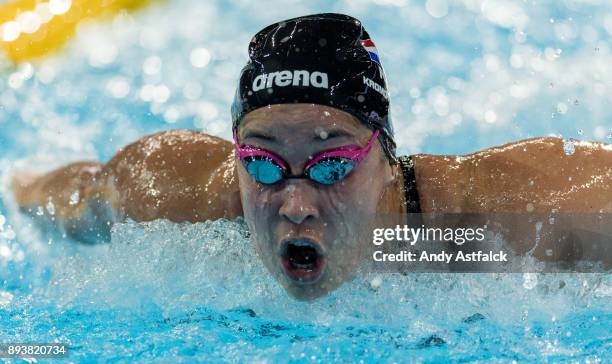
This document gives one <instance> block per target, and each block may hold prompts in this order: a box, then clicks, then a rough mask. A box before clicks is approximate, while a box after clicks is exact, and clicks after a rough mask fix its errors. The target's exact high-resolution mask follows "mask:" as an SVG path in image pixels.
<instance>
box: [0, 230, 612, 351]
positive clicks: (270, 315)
mask: <svg viewBox="0 0 612 364" xmlns="http://www.w3.org/2000/svg"><path fill="white" fill-rule="evenodd" d="M17 230H19V231H23V230H20V229H19V228H17ZM59 244H72V243H70V242H68V241H58V242H57V243H56V244H52V245H50V246H46V247H44V248H43V249H40V248H39V251H41V253H40V254H39V255H38V256H39V257H40V256H45V257H46V258H45V259H49V257H51V256H53V258H51V259H52V260H51V261H49V262H48V263H49V269H48V272H49V276H48V277H42V276H41V277H40V278H38V279H41V280H44V282H46V283H44V282H39V283H38V284H37V283H36V282H33V281H32V282H31V284H32V287H35V288H33V289H32V290H31V291H30V292H23V293H19V292H17V293H16V294H12V293H9V292H4V293H2V294H0V306H1V308H0V316H1V315H5V316H6V315H8V316H6V319H7V321H5V322H6V323H5V325H8V326H7V327H6V331H5V335H10V334H14V335H17V337H19V338H21V339H23V340H25V341H32V340H35V339H40V338H44V337H48V336H49V331H48V330H49V328H52V329H51V336H52V337H54V338H55V339H58V340H62V339H63V340H67V341H68V342H71V343H74V344H76V345H77V346H78V347H80V348H81V354H79V355H85V356H84V357H85V358H86V357H88V355H105V356H107V355H109V351H110V352H115V351H117V350H119V349H120V350H123V355H128V354H129V355H136V354H137V353H140V352H141V351H142V354H138V355H140V356H138V358H140V359H142V360H145V359H146V358H147V357H148V355H150V356H151V357H154V356H157V357H162V358H163V357H166V358H175V357H176V358H185V357H191V356H193V355H206V356H207V357H210V358H214V357H217V358H225V359H228V358H229V359H230V360H231V358H233V359H234V360H246V359H251V360H252V359H257V358H267V359H271V358H272V360H274V359H273V358H276V359H277V360H282V359H283V358H287V357H295V358H296V359H299V358H300V357H302V356H303V355H307V357H310V356H314V357H315V358H317V359H318V360H333V359H338V358H340V357H341V356H342V355H345V356H354V355H366V357H369V358H371V359H382V358H384V359H388V360H392V359H394V358H395V359H396V360H401V358H402V355H405V353H406V352H412V351H416V352H417V354H418V355H417V356H416V357H417V358H418V357H421V358H430V359H431V358H435V357H436V356H431V355H434V354H435V355H442V356H440V358H443V357H455V358H472V359H476V358H481V359H482V358H487V356H479V355H483V354H478V355H476V354H470V353H472V351H473V347H474V345H478V346H479V347H480V348H481V349H482V348H483V347H484V348H488V350H492V351H494V353H493V354H492V356H496V357H498V358H500V356H499V355H501V353H503V352H504V351H507V350H511V351H512V352H513V354H512V355H510V356H508V357H506V358H515V359H521V358H522V359H529V358H531V359H532V360H533V359H534V358H555V357H558V356H559V355H561V357H563V356H573V357H576V355H578V357H580V355H585V357H591V358H592V357H593V354H594V352H593V350H589V349H585V347H584V345H587V344H588V345H597V344H593V342H594V341H598V340H605V327H606V325H608V324H609V323H610V320H611V319H612V318H611V317H610V315H609V309H610V302H611V298H612V281H611V277H610V275H609V274H546V275H538V274H433V273H430V274H425V273H423V274H407V275H401V274H370V275H364V276H359V277H356V278H355V279H354V280H353V281H351V282H349V283H347V284H345V285H343V286H342V287H341V288H340V289H338V290H337V291H335V292H333V293H332V294H331V295H329V296H328V297H325V298H323V299H320V300H317V301H314V302H310V303H306V302H299V301H295V300H294V299H292V298H290V297H289V296H287V294H286V293H285V292H284V290H283V289H282V288H281V287H280V286H279V285H278V284H277V283H276V282H275V281H274V280H273V279H272V278H271V276H270V275H269V274H268V273H267V271H265V269H264V267H263V265H262V263H261V262H260V260H259V258H258V257H257V256H256V253H255V251H254V250H253V248H252V246H251V244H250V242H249V239H248V232H247V230H246V226H245V224H244V222H243V221H242V219H237V220H235V221H228V220H218V221H214V222H211V221H207V222H203V223H196V224H191V223H183V224H176V223H172V222H169V221H166V220H158V221H153V222H147V223H135V222H130V221H129V222H126V223H122V224H116V225H115V226H114V228H113V231H112V242H111V244H107V245H102V246H97V247H80V249H76V250H72V251H67V250H64V249H62V250H63V252H62V254H57V253H56V254H53V253H52V252H46V253H43V252H42V250H45V249H47V250H57V249H58V248H60V246H58V245H59ZM26 245H27V244H26ZM27 256H29V257H33V256H36V255H35V254H33V253H32V252H27ZM36 264H40V262H39V263H36ZM605 312H608V313H607V314H605ZM577 324H579V325H580V327H581V328H577V327H576V325H577ZM100 325H102V326H100ZM129 328H131V329H129ZM81 330H83V331H84V332H81ZM602 330H604V331H602ZM88 331H92V332H93V333H94V334H93V335H91V336H90V337H89V338H87V337H86V332H88ZM142 335H146V338H145V337H142ZM602 335H603V336H602ZM2 336H3V335H2V334H0V339H2ZM92 337H93V338H92ZM122 337H131V338H132V339H131V344H130V342H127V341H124V339H121V338H122ZM570 338H571V340H570ZM107 340H114V343H113V344H109V345H106V346H104V347H100V348H98V347H96V345H99V344H100V342H104V341H107ZM564 340H565V341H564ZM449 345H450V346H449ZM164 347H166V348H167V347H173V348H174V349H175V352H178V353H180V354H176V355H178V356H168V355H170V353H169V352H167V351H164V350H163V348H164ZM221 347H225V349H223V350H221V349H220V348H221ZM450 347H452V352H447V348H450ZM147 348H148V349H147ZM432 350H433V352H432ZM498 351H499V352H498ZM247 353H248V354H247ZM402 353H403V354H402ZM496 353H497V354H496ZM228 355H229V356H228ZM287 355H289V356H287ZM471 355H476V356H471ZM111 357H112V355H111ZM503 357H504V356H501V358H503Z"/></svg>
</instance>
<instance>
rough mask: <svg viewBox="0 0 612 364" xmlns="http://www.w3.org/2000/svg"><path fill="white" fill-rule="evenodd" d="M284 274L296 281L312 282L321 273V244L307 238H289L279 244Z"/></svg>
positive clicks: (322, 263)
mask: <svg viewBox="0 0 612 364" xmlns="http://www.w3.org/2000/svg"><path fill="white" fill-rule="evenodd" d="M281 261H282V266H283V270H284V271H285V274H286V275H287V276H288V277H289V278H291V279H292V280H293V281H295V282H298V283H314V282H316V281H317V280H319V278H321V275H322V273H323V268H325V257H324V255H323V251H322V249H321V246H320V245H319V244H318V243H316V242H314V241H312V240H308V239H290V240H285V241H283V243H282V245H281Z"/></svg>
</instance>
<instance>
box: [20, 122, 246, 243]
mask: <svg viewBox="0 0 612 364" xmlns="http://www.w3.org/2000/svg"><path fill="white" fill-rule="evenodd" d="M13 193H14V196H15V199H16V202H17V203H18V205H19V206H20V208H21V210H22V211H25V212H27V213H29V214H31V215H32V216H35V217H42V218H44V219H45V220H48V221H51V222H53V223H55V225H58V226H59V227H60V228H64V229H65V232H66V233H67V234H68V235H70V236H72V237H73V238H75V239H77V240H81V241H86V240H92V242H93V240H96V236H97V235H98V234H101V235H105V236H104V239H102V240H108V238H109V237H110V226H111V224H112V223H113V222H115V221H122V220H124V219H125V218H130V219H133V220H136V221H150V220H155V219H162V218H165V219H168V220H171V221H175V222H183V221H189V222H196V221H205V220H216V219H220V218H228V219H232V218H235V217H237V216H241V215H242V205H241V204H240V194H239V192H238V183H237V177H236V171H235V160H234V155H233V146H232V144H231V143H230V142H227V141H225V140H222V139H220V138H216V137H212V136H209V135H206V134H204V133H199V132H194V131H189V130H173V131H166V132H161V133H157V134H154V135H149V136H146V137H143V138H141V139H139V140H138V141H136V142H135V143H132V144H130V145H128V146H126V147H125V148H122V149H121V150H120V151H119V152H118V153H117V154H116V155H115V156H114V157H113V158H112V159H111V160H110V161H109V162H108V163H106V164H104V165H102V164H99V163H97V162H78V163H73V164H70V165H67V166H64V167H61V168H59V169H57V170H55V171H52V172H50V173H47V174H45V175H42V176H34V175H27V174H24V173H21V174H17V175H16V176H15V178H13ZM50 202H51V203H50ZM91 233H93V234H91Z"/></svg>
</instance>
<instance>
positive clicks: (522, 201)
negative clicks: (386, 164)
mask: <svg viewBox="0 0 612 364" xmlns="http://www.w3.org/2000/svg"><path fill="white" fill-rule="evenodd" d="M564 147H565V148H566V149H565V150H564ZM572 147H573V152H572V151H571V150H572ZM566 150H567V151H569V152H566ZM414 158H415V175H416V178H417V186H418V190H419V196H420V203H421V208H422V210H423V211H424V212H450V213H453V212H463V213H532V212H533V213H540V214H547V213H553V212H555V213H561V214H563V213H566V214H569V213H583V214H584V213H604V214H610V213H612V145H610V144H604V143H594V142H579V141H575V142H573V143H572V145H571V146H569V145H564V141H563V140H562V139H559V138H534V139H528V140H524V141H520V142H516V143H510V144H506V145H503V146H500V147H496V148H490V149H486V150H483V151H479V152H476V153H473V154H469V155H465V156H431V155H417V156H415V157H414ZM608 216H609V215H608ZM587 235H588V233H586V232H581V231H579V230H576V231H575V237H576V238H577V239H578V240H581V239H582V240H588V239H590V237H588V236H587ZM555 241H556V240H555V239H554V238H550V239H549V241H548V244H550V245H547V242H542V244H541V246H540V247H538V251H537V252H536V253H538V252H539V253H541V255H542V256H545V254H544V252H545V251H546V250H549V249H550V248H554V244H555ZM513 247H514V248H515V250H517V251H519V252H525V251H528V250H530V249H531V247H530V246H516V245H515V246H513ZM587 253H588V252H583V257H584V254H587ZM591 254H593V255H594V257H597V258H601V256H597V254H598V252H591ZM599 254H601V252H600V253H599ZM587 255H588V254H587ZM604 258H606V259H608V260H610V259H611V257H610V256H609V252H608V256H605V257H604Z"/></svg>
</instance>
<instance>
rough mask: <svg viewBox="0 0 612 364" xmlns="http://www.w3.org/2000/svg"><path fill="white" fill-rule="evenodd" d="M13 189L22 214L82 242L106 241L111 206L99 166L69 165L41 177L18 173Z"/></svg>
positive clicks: (96, 164) (13, 182)
mask: <svg viewBox="0 0 612 364" xmlns="http://www.w3.org/2000/svg"><path fill="white" fill-rule="evenodd" d="M12 188H13V194H14V196H15V201H16V202H17V204H18V205H19V208H20V209H21V211H23V212H25V213H27V214H29V215H31V216H33V217H36V218H37V219H39V220H42V222H45V223H51V224H52V225H55V226H56V227H59V228H60V229H62V230H63V231H64V232H65V233H66V234H67V235H69V236H71V237H73V238H75V239H77V240H81V241H84V242H95V241H96V240H104V239H106V238H108V233H109V231H110V224H111V222H112V221H111V220H112V217H111V215H112V214H111V213H110V211H111V209H112V207H111V206H110V202H109V191H108V190H107V187H106V184H105V183H104V173H103V166H102V165H101V164H100V163H98V162H93V161H82V162H76V163H71V164H68V165H66V166H63V167H61V168H58V169H56V170H54V171H51V172H49V173H47V174H44V175H41V176H37V175H34V174H31V173H27V172H21V173H18V174H17V175H15V176H14V177H13V181H12Z"/></svg>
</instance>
